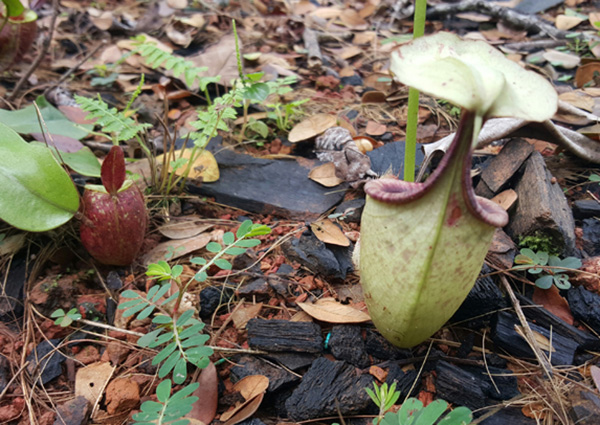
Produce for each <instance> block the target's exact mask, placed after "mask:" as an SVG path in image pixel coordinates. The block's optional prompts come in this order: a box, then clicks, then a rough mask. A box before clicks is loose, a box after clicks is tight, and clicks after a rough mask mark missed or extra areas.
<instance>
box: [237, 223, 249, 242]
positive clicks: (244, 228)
mask: <svg viewBox="0 0 600 425" xmlns="http://www.w3.org/2000/svg"><path fill="white" fill-rule="evenodd" d="M251 228H252V220H245V221H244V222H243V223H242V224H241V225H240V227H238V229H237V232H235V236H236V237H237V238H238V239H240V238H243V237H244V236H246V233H248V232H249V231H250V229H251Z"/></svg>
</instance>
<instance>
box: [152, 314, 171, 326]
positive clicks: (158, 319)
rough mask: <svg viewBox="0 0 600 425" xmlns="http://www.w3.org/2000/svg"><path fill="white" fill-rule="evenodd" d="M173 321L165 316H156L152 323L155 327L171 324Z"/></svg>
mask: <svg viewBox="0 0 600 425" xmlns="http://www.w3.org/2000/svg"><path fill="white" fill-rule="evenodd" d="M172 321H173V319H171V316H167V315H166V314H157V315H156V316H154V318H153V319H152V323H156V324H157V325H166V324H167V323H171V322H172Z"/></svg>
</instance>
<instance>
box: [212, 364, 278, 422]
mask: <svg viewBox="0 0 600 425" xmlns="http://www.w3.org/2000/svg"><path fill="white" fill-rule="evenodd" d="M267 388H269V378H267V377H266V376H263V375H251V376H246V377H245V378H243V379H241V380H239V381H238V382H236V383H235V385H234V386H233V389H234V390H235V391H238V392H239V393H240V394H241V395H242V397H244V399H245V400H246V401H244V402H243V403H240V404H238V405H236V406H235V407H234V408H233V409H231V410H229V411H227V412H225V413H223V414H222V415H221V418H220V419H221V422H225V424H224V425H234V424H237V423H238V422H241V421H243V420H245V419H247V418H249V417H250V416H252V415H253V414H254V412H256V410H258V408H259V406H260V404H261V403H262V400H263V397H264V396H265V392H266V391H267Z"/></svg>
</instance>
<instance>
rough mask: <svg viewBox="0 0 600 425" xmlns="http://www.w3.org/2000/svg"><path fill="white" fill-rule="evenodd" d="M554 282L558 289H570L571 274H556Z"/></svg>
mask: <svg viewBox="0 0 600 425" xmlns="http://www.w3.org/2000/svg"><path fill="white" fill-rule="evenodd" d="M553 280H554V284H555V285H556V287H557V288H558V289H569V288H570V287H571V282H569V276H567V275H566V274H563V273H559V274H555V275H554V276H553Z"/></svg>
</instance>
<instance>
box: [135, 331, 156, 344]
mask: <svg viewBox="0 0 600 425" xmlns="http://www.w3.org/2000/svg"><path fill="white" fill-rule="evenodd" d="M161 332H162V329H155V330H153V331H150V332H148V333H147V334H146V335H143V336H141V337H140V339H138V341H137V343H138V345H139V346H141V347H149V346H150V344H152V342H153V341H154V340H155V339H156V337H157V336H158V335H159V334H160V333H161Z"/></svg>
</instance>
